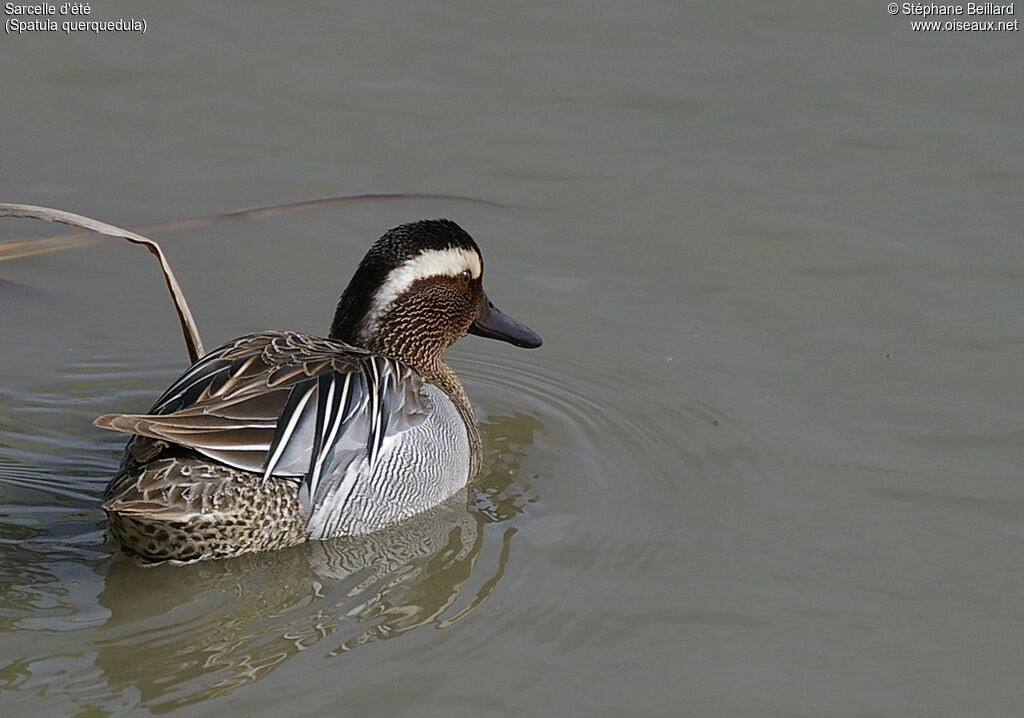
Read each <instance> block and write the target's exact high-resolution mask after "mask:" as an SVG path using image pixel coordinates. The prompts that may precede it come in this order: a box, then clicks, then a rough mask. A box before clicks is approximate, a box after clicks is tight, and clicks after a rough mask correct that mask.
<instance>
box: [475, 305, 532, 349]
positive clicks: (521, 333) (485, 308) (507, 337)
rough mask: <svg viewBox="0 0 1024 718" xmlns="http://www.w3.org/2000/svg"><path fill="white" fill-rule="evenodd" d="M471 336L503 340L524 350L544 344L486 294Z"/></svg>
mask: <svg viewBox="0 0 1024 718" xmlns="http://www.w3.org/2000/svg"><path fill="white" fill-rule="evenodd" d="M469 333H470V334H476V335H477V336H478V337H487V338H488V339H501V340H502V341H505V342H508V343H509V344H514V345H516V346H517V347H523V348H524V349H536V348H537V347H539V346H540V345H541V344H542V340H541V338H540V336H539V335H538V334H537V333H536V332H534V331H533V330H532V329H530V328H529V327H527V326H526V325H524V324H520V323H519V322H517V321H516V320H515V319H513V318H512V317H510V316H509V315H507V314H503V313H502V312H501V310H500V309H498V308H497V307H496V306H494V303H493V302H492V301H491V300H490V299H488V298H487V295H486V294H485V295H484V296H483V298H482V299H481V300H480V311H478V312H477V313H476V319H474V320H473V323H472V324H471V325H470V327H469Z"/></svg>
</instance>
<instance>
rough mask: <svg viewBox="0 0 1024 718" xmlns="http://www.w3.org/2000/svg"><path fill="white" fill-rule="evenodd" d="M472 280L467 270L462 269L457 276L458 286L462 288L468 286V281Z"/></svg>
mask: <svg viewBox="0 0 1024 718" xmlns="http://www.w3.org/2000/svg"><path fill="white" fill-rule="evenodd" d="M472 279H473V275H472V274H470V272H469V270H468V269H463V270H462V272H461V273H460V274H459V284H461V285H463V286H469V282H470V280H472Z"/></svg>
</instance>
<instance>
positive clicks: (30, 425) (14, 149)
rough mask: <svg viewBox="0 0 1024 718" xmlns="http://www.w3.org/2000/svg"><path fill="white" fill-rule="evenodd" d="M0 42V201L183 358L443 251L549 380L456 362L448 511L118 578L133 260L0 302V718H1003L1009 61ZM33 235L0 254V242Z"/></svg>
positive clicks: (803, 7)
mask: <svg viewBox="0 0 1024 718" xmlns="http://www.w3.org/2000/svg"><path fill="white" fill-rule="evenodd" d="M94 13H95V14H96V17H97V19H112V18H116V17H119V16H125V17H130V16H133V15H135V16H140V15H144V16H145V17H146V19H147V22H148V30H147V33H146V34H145V35H144V36H135V35H116V36H115V35H101V36H96V35H75V36H70V37H68V36H65V35H60V34H51V35H34V36H28V35H25V36H20V37H19V36H5V37H4V38H3V40H2V42H0V60H2V62H3V69H4V72H3V73H0V91H2V93H3V96H4V97H5V103H4V109H3V111H2V113H0V164H2V167H3V171H2V172H0V198H2V199H3V200H5V201H20V202H28V203H36V204H43V205H50V206H56V207H60V208H63V209H68V210H71V211H76V212H81V213H84V214H87V215H90V216H94V217H96V218H98V219H102V220H105V221H109V222H114V223H117V224H122V225H131V224H133V223H147V222H157V221H162V220H170V219H176V218H183V217H195V216H204V215H209V214H215V213H220V212H226V211H232V210H237V209H242V208H246V207H254V206H261V205H267V204H275V203H281V202H288V201H293V200H302V199H312V198H317V197H327V196H335V195H344V194H357V193H365V192H397V193H403V192H408V193H434V194H438V195H449V196H462V197H466V198H473V199H479V200H488V201H491V202H496V203H498V204H485V203H480V202H474V201H468V200H459V199H455V198H453V197H449V198H446V199H444V198H438V199H425V198H419V199H391V200H384V199H377V200H362V201H354V202H349V203H343V204H339V205H336V206H333V207H325V208H320V209H315V210H308V211H304V212H299V213H295V214H290V215H282V216H277V217H272V218H265V219H260V220H256V221H249V222H235V223H229V224H224V225H219V226H216V227H210V228H206V229H199V230H195V231H189V232H179V233H168V234H165V235H157V238H158V239H160V241H161V242H162V243H163V245H164V247H165V249H166V251H167V252H168V254H169V255H170V257H171V259H172V262H173V263H174V266H175V268H176V270H177V272H178V274H179V277H180V279H181V282H182V284H183V286H184V288H185V290H186V292H187V293H188V296H189V298H190V300H191V302H192V304H193V310H194V311H195V313H196V315H197V318H198V321H199V325H200V329H201V330H202V332H203V337H204V339H205V341H206V343H207V345H208V346H215V345H216V344H218V343H220V342H222V341H225V340H227V339H230V338H232V337H234V336H237V335H240V334H242V333H245V332H249V331H255V330H259V329H267V328H290V329H296V330H300V331H310V332H320V333H322V332H325V331H326V328H327V325H328V323H329V321H330V317H331V313H332V311H333V307H334V304H335V302H336V299H337V295H338V294H339V293H340V291H341V289H342V288H343V286H344V284H345V283H346V282H347V280H348V277H349V275H350V273H351V271H352V269H353V268H354V266H355V264H356V263H357V262H358V260H359V258H360V257H361V255H362V253H363V251H365V248H366V247H367V246H368V245H369V244H370V242H371V241H372V240H373V239H374V238H376V237H377V236H379V235H380V234H381V233H382V232H383V231H384V230H386V229H387V228H389V227H391V226H394V225H397V224H400V223H402V222H406V221H409V220H412V219H417V218H421V217H436V216H448V217H451V218H453V219H455V220H456V221H458V222H459V223H460V224H461V225H462V226H463V227H465V228H466V229H467V230H468V231H469V232H470V233H471V234H473V236H474V237H475V238H476V239H477V240H478V242H479V244H480V245H481V247H482V249H483V252H484V255H485V259H486V286H487V291H488V294H489V295H490V296H491V297H492V298H493V299H494V300H495V302H496V303H497V304H498V305H499V306H501V307H502V308H503V309H504V310H505V311H507V312H509V313H510V314H512V315H513V316H515V317H517V318H519V319H521V320H522V321H524V322H525V323H526V324H528V325H529V326H531V327H532V328H534V329H536V330H537V331H538V332H539V333H540V334H541V335H542V336H543V337H544V339H545V344H544V346H543V348H541V349H540V350H537V351H533V352H526V351H521V350H517V349H515V348H513V347H510V346H508V345H504V344H499V343H495V342H487V341H484V340H481V339H478V338H468V339H466V340H464V341H463V342H461V343H460V344H459V345H457V346H456V347H455V348H454V349H453V350H452V352H451V361H452V363H453V365H454V366H455V367H456V369H457V371H458V372H459V374H460V376H462V377H463V379H464V381H465V384H466V386H467V390H468V391H469V394H470V396H471V398H472V399H473V401H474V404H475V405H476V406H477V410H478V414H479V415H480V418H481V423H482V430H483V435H484V441H485V448H486V461H485V467H484V471H483V473H482V475H481V477H480V479H479V481H478V482H476V484H475V485H474V486H473V487H471V488H470V489H469V490H468V491H466V492H465V493H463V494H460V495H459V496H457V497H455V498H454V499H453V501H452V502H450V503H449V504H446V505H445V506H442V507H439V508H438V510H437V511H434V512H430V513H428V514H425V515H423V516H421V517H418V518H417V519H415V520H413V521H411V522H409V523H408V524H405V525H402V526H400V527H396V528H395V529H394V530H393V531H388V532H386V533H385V534H382V535H380V536H376V537H373V538H372V539H367V540H360V541H344V540H342V541H335V542H326V543H322V544H319V543H318V544H311V545H306V546H300V547H295V548H293V549H290V550H286V551H280V552H276V553H272V554H265V555H258V556H249V557H243V558H241V559H236V560H231V561H221V562H208V563H204V564H199V565H194V566H186V567H173V566H161V567H157V568H152V569H144V568H140V567H139V566H137V565H135V564H134V563H133V562H132V561H131V560H128V559H125V558H124V557H121V556H119V555H117V554H116V553H115V551H114V549H113V547H112V546H111V545H110V544H109V543H107V541H106V539H105V538H104V528H105V527H104V519H103V515H102V511H101V510H100V509H99V500H100V496H101V494H102V490H103V486H104V485H105V483H106V481H107V480H108V478H109V477H110V475H111V473H112V472H113V471H114V470H115V468H116V466H117V463H118V457H119V453H120V450H121V447H122V444H123V442H122V439H121V438H120V437H118V436H116V435H113V434H110V433H107V432H103V431H101V430H99V429H96V428H94V427H93V426H92V424H91V421H92V419H93V418H94V417H95V416H97V415H99V414H102V413H106V412H111V411H122V410H124V411H128V410H143V409H145V408H146V407H147V406H148V405H149V404H150V403H151V402H152V400H153V398H154V397H155V396H156V395H157V394H158V393H159V392H160V391H162V390H163V388H165V387H166V386H167V384H168V383H169V382H170V381H171V380H173V378H174V377H175V376H176V374H177V373H178V372H180V371H181V370H182V369H183V368H184V364H185V352H184V347H183V344H182V342H181V339H180V336H179V334H178V329H177V322H176V318H175V316H174V313H173V310H172V309H171V307H170V305H169V303H168V301H167V299H166V297H165V295H164V288H163V286H162V283H161V282H160V280H159V278H158V275H157V273H156V271H155V270H156V267H155V265H154V264H153V262H152V258H151V257H150V256H149V255H148V254H147V253H146V252H144V251H142V250H141V249H140V248H138V247H134V246H130V245H127V244H121V243H117V242H107V243H103V244H100V245H97V246H94V247H90V248H86V249H82V250H76V251H70V252H64V253H59V254H50V255H43V256H36V257H31V258H26V259H21V260H17V261H14V262H5V263H2V264H0V280H2V281H0V307H2V310H0V341H2V345H3V350H4V368H3V371H2V372H0V648H2V651H0V653H2V655H3V656H4V659H3V661H2V662H0V663H2V665H0V691H2V693H3V696H2V700H3V702H4V706H5V708H6V710H9V711H11V712H14V711H18V710H21V711H31V712H32V713H33V714H35V713H40V714H41V713H50V714H68V715H73V714H81V715H93V714H97V715H107V714H123V713H128V712H131V711H136V710H141V711H144V712H152V713H167V712H173V713H175V714H181V715H223V714H224V713H225V711H230V712H231V713H232V714H252V715H280V714H282V713H288V714H294V715H324V714H331V715H333V714H338V713H339V712H340V713H343V714H347V713H351V714H372V715H376V714H389V715H417V716H424V715H442V714H443V715H464V714H468V713H470V712H472V713H473V714H476V715H481V716H490V715H495V716H498V715H500V716H506V715H508V716H511V715H587V716H593V715H607V716H618V715H749V716H763V715H780V716H781V715H785V716H797V715H799V716H850V715H858V716H861V715H899V716H934V715H955V716H1004V715H1012V714H1015V713H1017V712H1019V710H1020V708H1019V707H1020V705H1021V704H1022V702H1024V695H1022V690H1021V688H1020V686H1021V685H1024V680H1022V675H1021V669H1020V666H1021V649H1020V646H1021V645H1022V644H1024V629H1022V626H1024V621H1022V619H1024V612H1022V608H1021V607H1022V605H1024V601H1022V598H1024V579H1022V578H1021V577H1022V576H1024V562H1022V558H1021V556H1022V551H1021V544H1022V539H1024V497H1022V492H1021V458H1020V450H1021V443H1022V438H1024V429H1022V427H1024V412H1022V410H1021V406H1020V389H1021V381H1020V364H1021V357H1022V356H1024V353H1022V343H1024V341H1022V340H1024V289H1022V281H1024V259H1022V258H1024V254H1022V253H1021V247H1022V236H1021V227H1022V226H1024V210H1022V208H1021V203H1020V197H1021V196H1022V195H1024V168H1022V165H1021V157H1024V140H1022V133H1021V131H1020V130H1021V124H1020V118H1021V117H1022V116H1024V100H1022V96H1021V93H1020V92H1018V91H1016V90H1015V89H1014V88H1018V87H1020V86H1022V80H1024V77H1022V74H1024V50H1022V45H1021V42H1020V34H1019V33H931V34H922V33H914V32H912V31H911V30H910V27H909V22H908V19H907V18H906V17H904V16H897V17H893V16H890V15H889V14H887V12H886V10H885V7H884V5H879V6H878V7H874V6H873V5H872V4H869V3H865V4H856V5H851V4H835V5H829V6H820V7H818V6H814V7H811V6H808V5H807V4H804V3H781V4H780V3H776V4H774V5H772V6H771V8H765V7H762V6H761V5H758V4H730V5H728V6H723V7H716V8H708V7H707V6H706V5H703V4H697V3H682V4H678V3H677V4H659V3H645V4H642V5H639V6H637V5H630V6H625V5H620V4H615V3H598V4H593V3H588V4H586V5H584V4H578V3H577V4H573V3H570V4H568V5H566V4H561V5H558V6H552V5H550V4H538V3H532V4H531V3H525V4H522V3H521V4H519V5H517V6H516V8H515V9H514V13H512V10H510V9H509V8H506V7H504V6H498V5H480V4H479V3H477V4H456V5H452V6H448V7H446V8H428V7H420V6H417V5H414V4H408V5H404V6H398V7H396V6H393V5H391V6H388V7H386V8H385V7H383V6H381V7H378V6H377V5H375V4H372V3H364V4H355V5H353V4H351V3H350V4H348V5H347V6H346V7H344V8H340V9H339V8H338V7H336V6H333V5H328V4H307V5H303V6H301V7H293V6H288V7H287V8H285V7H284V6H280V5H277V4H273V3H245V4H241V3H220V4H218V5H216V6H210V5H207V4H198V3H184V4H181V3H179V4H175V5H167V4H157V3H142V4H139V3H131V4H128V3H120V2H109V3H103V4H102V5H96V7H95V8H94ZM53 231H54V228H53V227H51V226H47V225H42V224H35V223H29V222H26V221H23V220H6V219H5V220H2V221H0V239H15V238H21V237H26V236H46V235H48V234H51V233H53Z"/></svg>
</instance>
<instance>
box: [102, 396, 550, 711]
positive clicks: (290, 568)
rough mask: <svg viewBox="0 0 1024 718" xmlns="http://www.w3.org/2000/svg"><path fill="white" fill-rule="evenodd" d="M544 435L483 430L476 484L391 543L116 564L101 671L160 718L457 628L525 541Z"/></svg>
mask: <svg viewBox="0 0 1024 718" xmlns="http://www.w3.org/2000/svg"><path fill="white" fill-rule="evenodd" d="M540 428H541V425H540V422H539V421H537V419H535V418H533V417H531V416H526V415H521V414H516V415H512V416H494V417H491V418H490V420H489V421H486V422H482V423H481V426H480V429H481V432H482V434H483V438H484V446H485V447H486V448H487V450H486V454H485V463H484V470H483V473H482V474H481V476H480V477H479V478H478V479H477V481H476V482H474V484H473V485H472V486H471V487H470V488H469V489H467V490H463V491H462V492H460V493H459V494H457V495H456V496H454V497H453V498H452V499H451V500H449V501H448V502H446V503H444V504H442V505H441V506H438V507H436V508H434V509H433V510H431V511H428V512H426V513H423V514H420V515H419V516H416V517H414V518H413V519H411V520H409V521H407V522H404V523H402V524H399V525H397V526H393V527H391V528H389V529H387V530H385V531H382V532H380V533H376V534H373V535H370V536H363V537H356V538H345V539H335V540H332V541H315V542H310V543H307V544H303V545H300V546H295V547H293V548H290V549H285V550H282V551H277V552H272V553H266V554H252V555H246V556H241V557H239V558H236V559H230V560H225V561H211V562H203V563H199V564H194V565H189V566H168V565H163V566H157V567H154V568H141V567H139V566H138V565H137V564H136V563H135V562H134V561H132V560H129V559H125V560H122V561H118V562H115V563H114V564H113V565H112V566H111V567H110V571H109V573H108V574H107V577H106V582H105V586H104V590H103V592H102V593H101V594H100V597H99V600H100V602H101V603H102V604H103V605H104V606H106V607H107V608H108V609H109V610H110V618H109V619H108V621H107V623H106V626H105V627H104V630H103V638H102V639H101V640H100V646H99V653H98V656H97V666H98V667H99V668H100V669H102V670H103V672H104V673H105V674H106V676H107V678H108V680H109V681H110V682H111V683H112V684H118V685H131V686H133V687H134V688H135V690H137V691H138V692H139V693H140V697H141V698H142V700H143V702H144V704H145V705H147V706H149V707H150V708H151V709H158V708H159V709H161V710H162V709H170V708H173V707H175V706H177V705H181V704H185V703H191V702H194V701H198V700H205V699H207V698H210V697H212V696H215V695H219V694H223V693H226V692H230V691H231V690H233V689H234V688H235V687H237V686H239V685H243V684H245V683H248V682H251V681H254V680H256V679H258V678H260V677H261V676H263V675H265V674H267V673H268V672H270V671H272V670H273V669H274V668H275V667H277V666H279V665H280V664H281V663H283V662H284V661H286V660H288V658H290V657H291V656H292V655H294V654H295V653H297V652H298V651H301V650H303V649H305V648H308V647H310V646H312V645H314V644H317V643H319V642H320V641H322V640H323V639H325V638H330V639H331V640H332V641H335V642H336V645H334V646H332V648H331V651H330V653H331V654H337V653H340V652H344V651H348V650H351V649H353V648H356V647H358V646H360V645H363V644H365V643H368V642H372V641H375V640H381V639H385V638H394V637H396V636H399V635H402V634H403V633H405V632H406V631H409V630H411V629H413V628H416V627H418V626H423V625H425V624H430V625H433V626H435V627H439V628H443V627H446V626H448V625H451V624H452V623H454V622H456V621H458V620H459V619H460V618H462V617H464V616H466V615H467V614H468V613H470V612H471V611H472V610H474V609H475V608H476V607H478V606H479V605H480V604H482V603H483V602H484V601H486V600H487V598H488V596H489V595H490V593H491V592H492V590H493V589H494V586H495V585H496V584H497V582H498V581H499V580H500V579H501V576H502V575H503V573H504V571H505V568H506V566H507V562H508V559H509V555H510V549H511V540H512V537H513V535H514V534H515V533H516V529H515V527H513V526H510V525H502V524H503V523H504V522H507V521H508V520H509V519H511V518H513V517H514V516H516V515H518V514H520V513H522V511H523V510H524V508H525V506H526V504H527V503H529V502H530V501H532V500H534V499H535V494H534V493H533V491H534V490H533V488H532V487H531V484H530V481H529V479H528V478H526V477H522V476H520V473H519V464H520V461H521V460H522V458H523V456H524V454H525V451H526V449H527V448H528V447H529V446H530V445H531V444H532V442H533V434H534V432H535V431H537V430H538V429H540ZM328 645H330V644H328Z"/></svg>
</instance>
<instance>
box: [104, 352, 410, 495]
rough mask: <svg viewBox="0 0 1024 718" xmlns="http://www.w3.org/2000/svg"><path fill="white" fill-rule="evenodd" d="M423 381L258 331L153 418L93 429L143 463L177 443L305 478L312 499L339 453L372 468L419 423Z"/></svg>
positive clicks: (204, 369) (214, 355)
mask: <svg viewBox="0 0 1024 718" xmlns="http://www.w3.org/2000/svg"><path fill="white" fill-rule="evenodd" d="M422 382H423V379H422V378H421V377H420V375H418V374H416V373H414V372H412V371H411V370H410V369H409V368H408V367H405V366H403V365H401V364H399V363H397V362H394V361H392V360H389V359H385V358H383V357H379V356H375V355H372V354H370V353H368V352H366V351H364V350H361V349H357V348H355V347H350V346H348V345H346V344H343V343H341V342H337V341H334V340H330V339H322V338H319V337H312V336H308V335H303V334H297V333H294V332H264V333H260V334H252V335H249V336H246V337H242V338H240V339H236V340H235V341H233V342H231V343H230V344H227V345H225V346H223V347H220V348H219V349H216V350H214V351H212V352H210V353H209V354H207V355H206V356H205V357H203V358H202V359H201V360H200V361H199V362H197V363H196V364H195V365H193V366H192V367H191V368H190V369H189V370H188V371H187V372H185V374H183V375H182V376H181V378H180V379H178V380H177V381H176V382H175V383H174V384H172V385H171V387H170V388H169V389H168V390H167V391H166V392H164V394H163V396H161V397H160V398H159V399H158V400H157V402H156V404H154V405H153V408H152V409H150V411H149V413H147V414H107V415H105V416H101V417H99V418H98V419H96V421H95V424H96V425H97V426H100V427H102V428H106V429H113V430H115V431H123V432H126V433H129V434H135V435H136V436H135V437H134V438H133V439H132V440H131V441H130V442H129V444H128V452H129V453H130V454H131V456H132V457H133V458H134V459H135V460H136V461H138V462H140V463H144V462H146V461H148V460H149V459H151V458H153V457H154V456H156V455H157V454H159V453H160V452H161V451H162V450H163V449H164V448H166V446H168V445H179V446H184V447H188V448H190V449H194V450H195V451H198V452H199V453H201V454H203V455H205V456H208V457H210V458H212V459H214V460H216V461H219V462H221V463H224V464H227V465H229V466H234V467H236V468H239V469H244V470H246V471H252V472H256V473H262V474H263V475H264V476H265V477H269V476H271V475H274V476H286V477H305V479H306V481H307V484H308V487H309V488H310V489H312V490H314V491H315V488H316V486H317V483H318V482H319V480H320V478H321V475H322V473H323V471H324V470H325V468H327V467H329V466H331V465H332V463H333V464H334V465H336V464H337V460H338V458H340V457H339V456H338V454H339V453H340V452H346V451H347V452H350V453H351V454H352V457H351V458H352V459H354V458H356V457H357V456H358V457H360V458H363V457H365V458H366V459H367V460H368V461H369V462H370V464H372V463H373V462H374V460H375V458H376V455H377V454H378V452H379V451H380V447H381V445H382V444H383V442H384V439H385V437H386V436H389V435H392V434H394V433H396V432H400V431H404V430H406V429H408V428H410V427H411V426H415V425H417V424H418V423H420V422H421V421H422V420H423V418H424V412H425V411H426V406H425V405H424V404H423V402H422V397H421V396H420V392H419V388H420V387H421V386H422ZM349 460H351V459H349Z"/></svg>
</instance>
